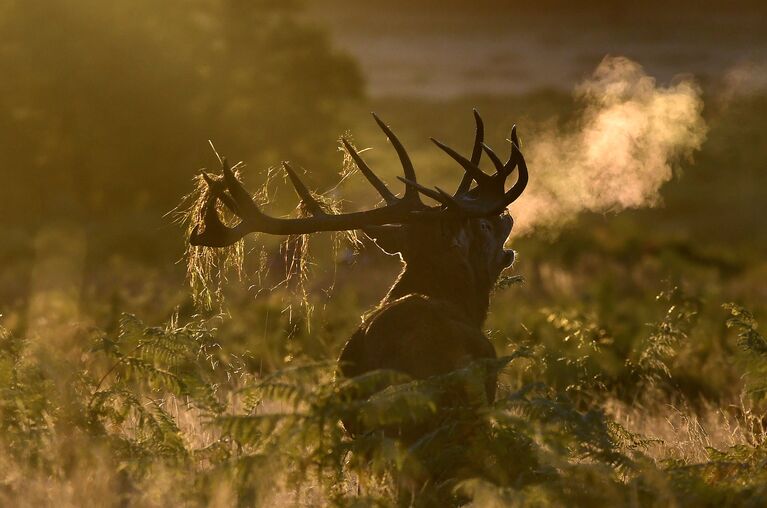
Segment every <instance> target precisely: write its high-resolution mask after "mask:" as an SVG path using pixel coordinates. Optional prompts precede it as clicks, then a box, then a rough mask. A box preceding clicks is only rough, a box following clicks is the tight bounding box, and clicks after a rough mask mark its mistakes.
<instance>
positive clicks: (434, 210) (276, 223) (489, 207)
mask: <svg viewBox="0 0 767 508" xmlns="http://www.w3.org/2000/svg"><path fill="white" fill-rule="evenodd" d="M373 117H374V118H375V121H376V123H378V125H379V127H380V128H381V130H383V131H384V133H385V134H386V136H387V137H388V138H389V141H390V142H391V144H392V145H393V146H394V149H395V150H396V152H397V155H398V156H399V159H400V163H401V164H402V169H403V173H404V177H398V178H399V179H400V180H401V181H402V182H404V183H405V192H404V194H403V195H402V197H397V196H395V195H394V194H393V193H392V192H391V191H390V190H389V188H388V187H387V186H386V184H385V183H384V182H383V181H381V179H380V178H378V176H376V174H375V173H373V171H372V170H371V169H370V167H369V166H368V165H367V164H366V163H365V161H364V160H363V159H362V157H360V155H359V153H357V151H356V150H355V149H354V147H352V146H351V144H350V143H349V142H348V141H347V140H346V139H344V138H342V139H341V142H342V143H343V145H344V148H345V149H346V151H347V152H348V153H349V155H350V156H351V157H352V159H353V160H354V162H355V164H356V165H357V167H358V168H359V170H360V172H361V173H362V174H363V175H364V176H365V177H366V178H367V179H368V181H369V182H370V184H371V185H372V186H373V187H374V188H375V189H376V190H377V191H378V193H379V194H380V195H381V197H382V198H383V200H384V202H385V203H386V204H385V205H384V206H382V207H380V208H374V209H372V210H365V211H359V212H350V213H341V214H332V213H327V212H326V211H325V210H324V209H323V207H322V205H321V204H320V203H319V202H318V201H317V199H316V198H315V197H314V196H313V195H312V193H311V192H310V191H309V189H307V188H306V186H305V185H304V183H303V182H302V181H301V179H300V178H299V177H298V174H297V173H296V172H295V171H294V170H293V168H291V167H290V165H289V164H288V163H287V162H283V164H282V166H283V168H284V169H285V172H286V173H287V174H288V177H289V178H290V181H291V183H292V184H293V187H294V188H295V190H296V193H297V194H298V196H299V198H300V199H301V202H302V203H303V204H304V206H305V208H306V210H307V211H308V212H309V214H310V216H309V217H302V218H293V219H282V218H276V217H271V216H269V215H266V214H264V213H263V212H262V211H261V210H260V209H259V207H258V206H257V205H256V203H255V202H254V201H253V199H252V198H251V196H250V194H249V193H248V191H247V190H245V188H244V187H243V186H242V184H241V183H240V181H239V180H238V179H237V177H236V176H235V174H234V172H233V171H232V168H231V167H230V166H229V164H228V162H227V160H226V159H225V158H224V159H222V161H221V169H222V176H213V175H210V174H207V173H204V172H203V175H202V176H203V178H204V179H205V181H206V182H207V184H208V194H207V200H206V201H205V203H204V205H203V210H202V226H203V227H202V228H201V227H200V226H201V225H200V224H196V225H195V227H194V229H193V230H192V233H191V235H190V238H189V243H190V244H191V245H202V246H207V247H226V246H228V245H231V244H233V243H235V242H237V241H239V240H240V239H242V238H243V237H244V236H245V235H247V234H248V233H253V232H261V233H268V234H273V235H295V234H306V233H314V232H319V231H345V230H351V229H362V228H365V227H369V226H380V225H385V224H407V223H412V222H419V221H428V220H440V219H447V218H461V217H465V218H468V217H484V216H490V215H496V214H498V213H500V212H502V211H503V210H504V209H505V208H506V206H507V205H508V204H509V203H511V202H512V201H514V200H515V199H516V198H517V197H519V195H520V194H521V193H522V191H523V190H524V188H525V186H526V185H527V179H528V175H527V166H526V165H525V161H524V158H523V157H522V154H521V152H520V151H519V140H518V139H517V134H516V127H515V128H514V129H512V134H511V142H512V150H511V155H510V157H509V160H508V162H506V163H505V164H502V163H501V162H500V159H498V157H497V155H495V153H494V152H493V151H492V150H491V149H490V148H489V147H487V146H486V145H485V144H484V143H483V138H484V125H483V123H482V118H481V117H480V116H479V113H477V111H476V110H475V111H474V118H475V121H476V124H477V129H476V136H475V139H474V148H473V150H472V156H471V159H466V158H464V157H463V156H462V155H460V154H459V153H457V152H455V151H454V150H453V149H451V148H449V147H448V146H446V145H444V144H442V143H440V142H438V141H436V140H433V141H434V142H435V143H436V144H437V146H439V147H440V148H442V149H443V150H444V151H445V152H447V153H448V155H450V156H451V157H452V158H453V159H455V160H456V161H457V162H458V163H459V164H460V165H461V166H462V167H463V168H464V170H465V173H464V176H463V179H462V180H461V184H460V185H459V186H458V190H457V191H456V192H455V194H453V195H452V196H451V195H450V194H447V193H446V192H444V191H443V190H442V189H439V188H437V187H435V189H434V190H432V189H429V188H427V187H424V186H423V185H421V184H419V183H418V182H417V180H416V174H415V169H414V168H413V164H412V162H411V161H410V157H408V154H407V151H406V150H405V148H404V147H403V146H402V143H401V142H400V141H399V139H398V138H397V136H396V135H395V134H394V133H393V132H392V131H391V129H390V128H389V127H388V126H387V125H386V124H385V123H384V122H382V121H381V119H380V118H378V116H376V115H375V113H374V114H373ZM483 150H484V151H485V152H486V153H487V154H488V157H489V158H490V159H491V161H492V162H493V164H494V165H495V167H496V173H495V175H492V176H491V175H488V174H486V173H484V172H483V171H482V170H481V169H479V166H478V164H479V160H480V157H481V155H482V151H483ZM515 167H519V177H518V179H517V182H516V183H515V184H514V185H513V186H512V188H511V189H509V191H506V192H504V184H505V181H506V177H507V176H508V175H509V174H511V172H512V171H513V170H514V168H515ZM472 181H475V182H476V183H477V185H476V186H475V187H474V188H471V183H472ZM419 194H424V195H425V196H428V197H430V198H432V199H434V200H436V201H437V202H439V203H440V205H438V206H434V207H429V206H426V205H425V204H424V203H423V202H422V201H421V199H420V197H419ZM219 200H220V201H221V202H222V203H223V204H224V206H226V207H227V208H228V209H229V210H230V211H231V212H232V213H233V214H234V215H235V216H237V217H238V218H239V219H240V222H239V223H238V224H237V225H236V226H232V227H229V226H226V225H225V224H224V223H223V222H222V221H221V219H220V217H219V215H218V211H217V203H218V201H219Z"/></svg>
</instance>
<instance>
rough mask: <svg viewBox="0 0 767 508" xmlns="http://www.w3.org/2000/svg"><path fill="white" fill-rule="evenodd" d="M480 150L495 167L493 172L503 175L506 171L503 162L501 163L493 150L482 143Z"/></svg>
mask: <svg viewBox="0 0 767 508" xmlns="http://www.w3.org/2000/svg"><path fill="white" fill-rule="evenodd" d="M482 149H483V150H484V151H485V153H486V154H487V156H488V157H489V158H490V160H491V161H492V162H493V166H495V170H496V171H497V172H498V174H499V175H500V174H503V173H504V171H505V170H506V167H505V165H504V164H503V162H501V159H500V158H499V157H498V155H497V154H496V153H495V152H494V151H493V149H492V148H490V147H489V146H487V145H486V144H484V143H482Z"/></svg>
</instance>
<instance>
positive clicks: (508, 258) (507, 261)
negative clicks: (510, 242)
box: [503, 249, 516, 268]
mask: <svg viewBox="0 0 767 508" xmlns="http://www.w3.org/2000/svg"><path fill="white" fill-rule="evenodd" d="M515 255H516V253H515V252H514V251H513V250H511V249H508V250H506V249H504V250H503V267H504V268H508V267H510V266H511V265H512V263H514V257H515Z"/></svg>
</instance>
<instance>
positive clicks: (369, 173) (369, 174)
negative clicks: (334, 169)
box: [341, 138, 399, 205]
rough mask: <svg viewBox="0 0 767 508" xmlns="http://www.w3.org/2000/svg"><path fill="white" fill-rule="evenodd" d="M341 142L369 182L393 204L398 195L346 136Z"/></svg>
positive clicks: (388, 202) (386, 200) (387, 201)
mask: <svg viewBox="0 0 767 508" xmlns="http://www.w3.org/2000/svg"><path fill="white" fill-rule="evenodd" d="M341 142H342V143H343V144H344V148H346V151H347V152H348V153H349V155H351V156H352V159H354V163H355V164H356V165H357V167H358V168H359V170H360V172H361V173H362V174H363V175H365V178H367V179H368V182H370V183H371V185H372V186H373V187H375V189H376V190H377V191H378V193H379V194H380V195H381V197H382V198H383V199H384V201H385V202H386V204H387V205H393V204H394V203H396V202H397V201H399V199H398V198H397V196H395V195H394V194H392V192H391V191H390V190H389V188H388V187H387V186H386V184H385V183H383V182H382V181H381V179H380V178H378V176H376V174H375V173H373V170H371V169H370V166H368V165H367V163H365V161H364V160H363V159H362V157H360V154H359V153H357V150H355V149H354V147H353V146H352V145H351V144H350V143H349V142H348V141H347V140H346V138H341Z"/></svg>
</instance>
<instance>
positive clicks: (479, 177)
mask: <svg viewBox="0 0 767 508" xmlns="http://www.w3.org/2000/svg"><path fill="white" fill-rule="evenodd" d="M431 140H432V142H433V143H434V144H435V145H437V146H438V147H440V148H441V149H442V150H443V151H444V152H445V153H447V154H448V155H449V156H450V157H452V158H453V159H454V160H455V161H456V162H457V163H458V164H460V165H461V166H462V167H463V169H465V170H466V173H468V174H469V175H470V176H471V177H472V178H473V179H474V180H475V181H476V182H477V185H479V186H486V185H490V184H491V183H492V180H493V177H491V176H490V175H488V174H486V173H485V172H484V171H482V170H481V169H479V167H478V166H477V165H476V164H474V163H473V162H471V161H470V160H469V159H467V158H466V157H464V156H463V155H461V154H459V153H458V152H456V151H455V150H453V149H452V148H450V147H449V146H447V145H446V144H444V143H442V142H440V141H437V140H436V139H434V138H431Z"/></svg>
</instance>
